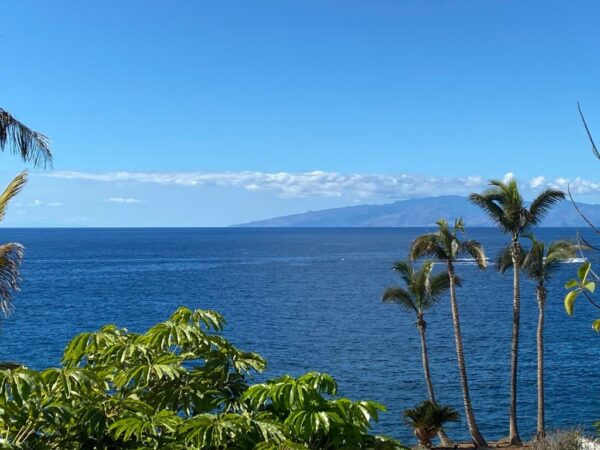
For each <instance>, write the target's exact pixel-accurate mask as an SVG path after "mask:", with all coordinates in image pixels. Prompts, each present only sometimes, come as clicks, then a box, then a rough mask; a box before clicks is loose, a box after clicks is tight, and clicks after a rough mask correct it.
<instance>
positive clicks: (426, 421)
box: [404, 400, 460, 447]
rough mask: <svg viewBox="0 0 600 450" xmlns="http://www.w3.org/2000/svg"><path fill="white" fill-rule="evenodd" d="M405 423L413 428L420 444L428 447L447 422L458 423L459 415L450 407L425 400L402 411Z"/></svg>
mask: <svg viewBox="0 0 600 450" xmlns="http://www.w3.org/2000/svg"><path fill="white" fill-rule="evenodd" d="M404 418H405V419H406V422H407V423H408V424H409V425H410V426H411V427H412V428H413V430H414V431H415V434H416V436H417V437H418V438H419V441H420V443H421V444H423V445H425V446H427V447H429V446H430V444H431V438H432V437H433V436H434V435H435V433H437V431H438V430H439V429H440V428H442V427H443V425H444V424H445V423H448V422H458V421H459V420H460V415H459V414H458V411H456V410H455V409H454V408H452V407H451V406H447V405H441V404H439V403H434V402H431V401H429V400H426V401H424V402H422V403H420V404H418V405H417V406H415V407H414V408H409V409H406V410H405V411H404Z"/></svg>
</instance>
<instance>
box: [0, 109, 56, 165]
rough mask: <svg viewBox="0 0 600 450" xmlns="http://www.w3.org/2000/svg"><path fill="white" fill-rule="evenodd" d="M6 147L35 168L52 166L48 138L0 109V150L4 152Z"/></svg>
mask: <svg viewBox="0 0 600 450" xmlns="http://www.w3.org/2000/svg"><path fill="white" fill-rule="evenodd" d="M6 147H8V148H9V150H10V151H11V152H12V153H15V154H18V155H19V156H20V157H21V159H22V160H23V161H25V162H30V163H33V165H34V166H36V167H47V166H51V165H52V153H51V152H50V145H49V142H48V138H47V137H46V136H44V135H43V134H41V133H38V132H37V131H34V130H32V129H31V128H28V127H27V126H25V125H24V124H23V123H21V122H19V121H18V120H17V119H15V118H14V117H13V116H12V115H11V114H10V113H9V112H8V111H6V110H4V109H2V108H0V150H2V151H4V150H5V149H6Z"/></svg>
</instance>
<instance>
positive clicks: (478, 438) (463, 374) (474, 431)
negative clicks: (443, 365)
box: [448, 263, 487, 448]
mask: <svg viewBox="0 0 600 450" xmlns="http://www.w3.org/2000/svg"><path fill="white" fill-rule="evenodd" d="M448 277H449V278H450V303H451V305H452V322H453V324H454V340H455V342H456V359H457V360H458V371H459V374H460V384H461V387H462V393H463V403H464V405H465V416H466V419H467V425H468V426H469V433H470V434H471V438H472V439H473V443H474V444H475V447H476V448H481V447H486V446H487V444H486V442H485V439H484V438H483V436H482V434H481V432H480V431H479V427H477V422H476V421H475V415H474V414H473V407H472V406H471V397H470V395H469V383H468V380H467V369H466V365H465V356H464V353H463V344H462V335H461V332H460V319H459V317H458V304H457V302H456V286H455V283H454V266H453V265H452V263H448Z"/></svg>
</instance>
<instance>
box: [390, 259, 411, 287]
mask: <svg viewBox="0 0 600 450" xmlns="http://www.w3.org/2000/svg"><path fill="white" fill-rule="evenodd" d="M394 271H395V272H396V273H398V275H400V278H402V280H403V281H404V282H405V283H406V285H407V286H409V285H410V284H411V282H412V279H413V276H414V273H415V271H414V269H413V266H412V265H411V264H410V263H409V262H408V261H396V262H395V263H394Z"/></svg>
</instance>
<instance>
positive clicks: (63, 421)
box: [0, 308, 403, 450]
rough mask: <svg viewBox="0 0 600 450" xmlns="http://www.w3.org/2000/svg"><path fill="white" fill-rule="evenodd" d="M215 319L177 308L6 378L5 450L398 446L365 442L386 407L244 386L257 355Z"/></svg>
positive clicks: (283, 386)
mask: <svg viewBox="0 0 600 450" xmlns="http://www.w3.org/2000/svg"><path fill="white" fill-rule="evenodd" d="M224 323H225V322H224V319H223V317H222V316H221V315H220V314H218V313H216V312H214V311H203V310H195V311H192V310H189V309H187V308H179V309H178V310H177V311H175V313H173V315H172V316H171V317H170V318H169V319H168V320H167V321H165V322H163V323H160V324H158V325H155V326H153V327H152V328H150V329H149V330H148V331H146V332H145V333H143V334H137V333H132V332H129V331H128V330H126V329H123V328H118V327H116V326H115V325H107V326H105V327H103V328H101V329H100V330H99V331H96V332H91V333H82V334H80V335H78V336H76V337H75V338H74V339H73V340H72V341H71V342H70V343H69V344H68V345H67V347H66V349H65V352H64V356H63V361H62V366H61V367H58V368H50V369H47V370H44V371H41V372H38V371H34V370H29V369H27V368H25V367H20V368H8V369H6V370H0V446H1V447H2V448H13V449H42V448H43V449H66V450H69V449H241V450H242V449H261V450H271V449H273V450H274V449H281V450H283V449H298V448H304V449H306V448H310V449H336V448H353V449H354V448H355V449H367V448H373V449H375V448H377V449H383V448H395V449H399V448H403V447H401V446H400V445H399V444H398V443H396V442H395V441H393V440H391V439H386V438H382V437H376V436H372V435H370V434H369V433H368V432H369V428H370V424H371V423H372V421H376V420H377V419H378V413H379V412H381V411H384V408H383V406H381V405H380V404H378V403H375V402H371V401H351V400H348V399H345V398H337V397H336V394H337V384H336V382H335V380H334V379H333V378H332V377H331V376H329V375H327V374H321V373H316V372H311V373H308V374H306V375H303V376H301V377H298V378H294V377H290V376H284V377H281V378H278V379H276V380H272V381H267V382H266V383H261V384H255V385H252V386H249V384H248V377H249V376H250V375H251V374H252V373H256V372H261V371H263V370H264V369H265V366H266V363H265V361H264V360H263V359H262V358H261V357H260V356H259V355H257V354H256V353H250V352H245V351H242V350H239V349H238V348H236V347H234V346H233V345H232V344H231V343H229V342H228V341H227V340H226V339H224V338H223V337H222V336H221V335H220V334H219V333H220V332H221V330H222V329H223V326H224Z"/></svg>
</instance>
